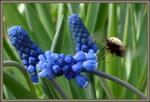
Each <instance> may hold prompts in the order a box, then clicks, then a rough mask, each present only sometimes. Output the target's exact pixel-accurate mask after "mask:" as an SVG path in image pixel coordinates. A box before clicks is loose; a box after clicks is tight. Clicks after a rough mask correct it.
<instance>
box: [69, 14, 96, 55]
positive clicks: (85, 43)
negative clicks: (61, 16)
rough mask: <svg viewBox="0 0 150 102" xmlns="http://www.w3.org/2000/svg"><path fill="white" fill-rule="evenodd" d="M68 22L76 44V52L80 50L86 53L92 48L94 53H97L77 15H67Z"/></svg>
mask: <svg viewBox="0 0 150 102" xmlns="http://www.w3.org/2000/svg"><path fill="white" fill-rule="evenodd" d="M68 23H69V28H70V32H71V34H72V38H73V40H74V43H75V46H76V48H75V50H76V52H78V51H80V50H81V51H83V52H86V53H87V52H88V51H89V50H93V51H94V52H95V53H97V51H98V48H97V46H96V44H95V43H94V42H93V40H92V38H91V36H90V34H89V32H88V30H87V29H86V27H85V25H84V24H83V22H82V20H81V18H80V17H79V15H78V14H72V15H71V16H69V19H68Z"/></svg>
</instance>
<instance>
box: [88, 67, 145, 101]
mask: <svg viewBox="0 0 150 102" xmlns="http://www.w3.org/2000/svg"><path fill="white" fill-rule="evenodd" d="M85 72H88V73H91V74H95V75H98V76H99V77H103V78H106V79H109V80H112V81H114V82H116V83H118V84H120V85H122V86H124V87H126V88H127V89H129V90H130V91H132V92H133V93H135V94H136V95H138V96H139V97H140V98H141V99H146V97H145V95H144V94H143V93H142V92H141V91H139V90H138V89H137V88H135V87H134V86H132V85H131V84H129V83H127V82H125V81H123V80H121V79H118V78H116V77H115V76H112V75H109V74H107V73H104V72H101V71H98V70H93V71H87V70H86V71H85Z"/></svg>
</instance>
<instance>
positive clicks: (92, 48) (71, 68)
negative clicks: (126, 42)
mask: <svg viewBox="0 0 150 102" xmlns="http://www.w3.org/2000/svg"><path fill="white" fill-rule="evenodd" d="M69 27H70V31H71V33H72V35H73V39H74V42H75V45H76V53H75V55H74V56H72V55H64V54H58V53H54V52H51V51H45V52H43V51H42V50H41V49H40V48H39V47H38V46H37V45H36V44H35V43H33V42H32V41H31V40H30V38H29V36H28V34H27V32H26V31H25V30H24V29H23V28H21V27H20V26H13V27H11V28H10V29H9V30H8V34H9V38H10V41H11V44H12V45H13V46H14V47H15V48H16V50H17V51H18V54H19V55H20V58H21V59H22V62H23V64H24V65H25V66H26V69H27V71H28V72H29V74H30V75H31V80H32V81H33V82H38V76H39V77H42V78H43V77H46V78H48V79H49V80H51V79H53V78H55V77H59V76H62V75H64V76H65V77H66V78H67V79H68V80H71V79H75V80H76V83H77V85H79V87H81V88H85V87H87V86H88V84H89V80H88V78H87V77H86V76H84V75H82V72H84V71H85V70H88V71H92V70H95V69H96V68H97V57H96V53H97V51H98V48H97V46H96V44H95V43H94V42H93V41H92V38H91V37H90V35H89V33H88V31H87V29H86V27H85V26H84V24H83V23H82V21H81V19H80V18H79V16H78V15H77V14H73V15H71V16H70V17H69Z"/></svg>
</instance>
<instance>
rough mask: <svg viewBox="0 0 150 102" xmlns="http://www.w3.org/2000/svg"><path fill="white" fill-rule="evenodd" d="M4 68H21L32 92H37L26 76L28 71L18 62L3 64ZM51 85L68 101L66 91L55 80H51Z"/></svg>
mask: <svg viewBox="0 0 150 102" xmlns="http://www.w3.org/2000/svg"><path fill="white" fill-rule="evenodd" d="M3 66H4V67H6V66H14V67H17V68H20V70H21V72H23V74H25V78H26V79H27V82H28V84H29V87H30V90H31V91H32V92H35V90H34V89H33V86H32V83H31V82H30V80H28V79H29V76H28V75H26V74H27V73H26V70H25V68H24V66H23V65H22V64H20V63H18V62H16V61H4V62H3ZM51 83H52V84H53V86H54V87H55V89H56V90H57V91H58V92H59V94H60V95H61V96H62V98H64V99H67V98H68V97H67V95H66V94H65V93H64V91H63V90H62V89H61V87H60V85H58V83H57V82H56V81H55V80H51Z"/></svg>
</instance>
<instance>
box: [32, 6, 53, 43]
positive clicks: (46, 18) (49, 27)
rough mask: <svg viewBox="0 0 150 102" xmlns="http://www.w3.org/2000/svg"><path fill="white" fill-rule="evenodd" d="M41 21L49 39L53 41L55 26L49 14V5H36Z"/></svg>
mask: <svg viewBox="0 0 150 102" xmlns="http://www.w3.org/2000/svg"><path fill="white" fill-rule="evenodd" d="M35 6H36V9H37V13H38V15H39V19H40V21H41V23H42V24H43V26H44V29H45V30H46V32H47V34H48V35H49V38H50V39H51V41H52V39H53V37H54V24H53V21H52V17H51V14H50V13H49V7H48V4H35Z"/></svg>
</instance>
